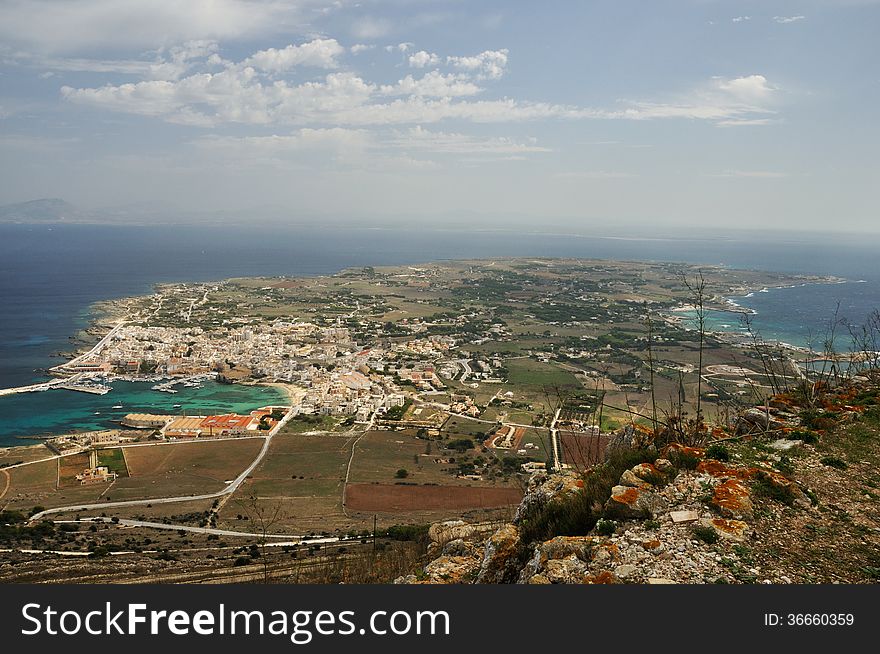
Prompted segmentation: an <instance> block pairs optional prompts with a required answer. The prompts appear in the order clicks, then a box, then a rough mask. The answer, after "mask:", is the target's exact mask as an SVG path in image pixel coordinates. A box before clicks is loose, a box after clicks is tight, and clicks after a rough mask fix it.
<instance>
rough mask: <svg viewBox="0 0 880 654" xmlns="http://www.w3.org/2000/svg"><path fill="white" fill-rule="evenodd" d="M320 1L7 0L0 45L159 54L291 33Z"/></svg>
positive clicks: (0, 18) (1, 6)
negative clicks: (168, 48)
mask: <svg viewBox="0 0 880 654" xmlns="http://www.w3.org/2000/svg"><path fill="white" fill-rule="evenodd" d="M317 3H318V0H259V1H258V0H186V1H185V2H181V1H180V0H125V2H122V1H121V0H4V2H2V3H0V41H2V42H4V43H6V44H14V45H15V46H17V47H20V48H24V49H30V50H34V51H38V52H42V53H67V54H74V53H79V52H85V51H100V50H104V49H114V48H126V49H131V48H142V49H155V48H159V47H161V46H163V45H169V44H173V43H183V42H185V41H193V40H201V39H206V40H229V39H244V38H249V37H256V36H261V35H266V34H277V33H283V32H285V31H286V32H288V33H289V32H290V30H292V29H298V28H299V27H300V26H301V25H302V24H303V22H304V16H303V10H304V8H306V7H307V6H309V5H314V4H317Z"/></svg>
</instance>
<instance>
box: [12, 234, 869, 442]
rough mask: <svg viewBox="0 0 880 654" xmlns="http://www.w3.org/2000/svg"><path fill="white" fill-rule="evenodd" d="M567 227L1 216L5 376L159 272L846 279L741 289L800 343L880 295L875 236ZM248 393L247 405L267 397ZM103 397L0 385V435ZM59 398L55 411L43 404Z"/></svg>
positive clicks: (769, 328) (21, 376) (767, 333)
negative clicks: (442, 264)
mask: <svg viewBox="0 0 880 654" xmlns="http://www.w3.org/2000/svg"><path fill="white" fill-rule="evenodd" d="M559 231H560V233H542V232H528V233H526V232H522V231H521V232H512V231H501V230H485V231H474V230H468V231H465V230H424V229H421V230H417V229H406V228H387V229H365V228H351V227H321V226H312V227H291V226H282V227H271V226H247V227H234V226H198V227H193V226H186V227H185V226H151V227H142V226H95V225H0V306H2V319H0V388H2V387H8V386H19V385H23V384H28V383H32V382H34V381H36V380H38V379H44V378H45V369H46V368H47V367H49V366H52V365H55V364H57V363H59V359H58V358H57V357H55V356H54V355H55V354H56V353H57V352H59V351H68V350H70V349H71V344H70V341H69V337H70V336H71V335H72V334H74V333H75V332H76V331H78V330H79V329H82V328H84V327H86V326H87V324H88V321H89V317H90V306H91V305H92V304H93V303H94V302H97V301H100V300H106V299H112V298H119V297H125V296H129V295H135V294H142V293H149V292H151V288H152V286H153V284H155V283H157V282H170V281H208V280H215V279H224V278H228V277H236V276H248V275H317V274H325V273H332V272H336V271H338V270H340V269H343V268H346V267H350V266H367V265H397V264H406V263H421V262H426V261H432V260H442V259H466V258H480V259H483V258H491V257H495V256H498V257H501V256H535V257H539V256H553V257H584V258H602V259H620V260H648V261H682V262H690V263H697V264H707V265H708V264H721V265H726V266H729V267H732V268H745V269H758V270H769V271H779V272H792V273H806V274H819V275H835V276H838V277H841V278H844V279H846V280H847V282H846V283H843V284H833V285H808V286H803V287H796V288H786V289H768V290H767V292H766V293H760V292H759V293H755V294H754V295H752V296H751V297H748V298H734V300H735V301H736V302H738V303H739V304H741V305H743V306H746V307H748V308H750V309H752V310H754V311H755V312H756V314H755V316H754V324H755V327H756V328H757V329H758V330H759V331H760V332H761V334H762V336H764V337H765V338H773V339H778V340H783V341H785V342H789V343H792V344H805V343H806V342H807V341H808V339H809V338H810V337H811V335H813V334H816V333H819V332H820V331H822V330H824V329H825V327H826V326H827V323H828V321H829V320H830V318H831V317H832V315H833V313H834V311H835V307H836V306H837V304H838V302H839V303H840V315H841V316H842V317H844V318H846V319H848V320H850V321H851V322H854V323H860V322H863V321H864V319H865V318H866V317H867V315H868V314H869V313H870V312H871V311H872V310H873V309H874V308H876V307H880V267H878V265H877V251H878V245H880V241H878V238H877V237H872V238H865V237H863V236H859V237H856V236H842V235H836V236H833V235H819V236H816V235H801V236H792V235H791V234H781V233H780V234H775V233H760V234H748V233H733V232H707V233H705V234H690V235H689V236H688V237H687V238H669V237H660V236H655V235H652V234H641V233H640V234H639V235H637V236H633V235H632V234H631V233H629V234H625V235H623V234H621V233H613V232H612V233H607V232H603V233H594V234H589V233H581V234H568V233H561V232H562V231H563V230H559ZM716 318H717V324H719V325H720V324H730V325H731V327H730V328H731V329H736V327H737V325H735V324H733V323H735V322H736V318H735V316H734V317H728V316H727V315H726V314H723V315H721V316H717V317H716ZM227 390H228V389H227ZM242 392H245V393H247V392H251V391H242ZM153 395H161V394H159V393H156V392H153V391H150V390H149V389H139V388H138V389H133V390H130V391H125V390H123V389H122V388H119V389H116V390H114V392H112V393H109V394H108V395H106V396H104V398H101V400H102V401H103V400H104V399H106V400H107V401H108V402H111V404H120V403H122V402H119V401H113V400H114V396H115V398H116V400H119V399H120V398H122V397H123V396H125V397H126V398H127V400H126V403H127V404H131V405H133V406H134V405H137V406H145V407H146V406H147V405H149V404H150V402H151V401H152V400H153V399H154V398H152V396H153ZM172 397H173V396H172ZM62 398H63V399H62ZM240 399H242V404H241V405H240V406H242V408H246V405H247V404H249V403H250V404H253V403H256V402H260V401H261V400H263V399H265V398H262V397H255V398H248V397H246V396H244V397H243V398H240ZM227 400H228V401H230V402H233V403H235V402H237V401H238V400H237V399H236V398H227ZM177 401H179V400H177ZM95 402H96V396H91V395H85V394H79V393H72V392H66V391H50V392H46V393H38V394H30V395H17V396H10V397H0V445H3V444H4V443H5V444H10V443H12V442H19V443H20V441H14V438H15V437H16V436H22V435H29V434H39V433H45V432H46V431H50V432H53V431H57V430H70V429H77V428H81V429H89V428H93V427H94V426H95V423H96V422H99V423H102V424H103V423H104V421H103V419H102V420H96V419H95V418H96V417H95V414H94V412H95V411H99V410H100V409H97V408H94V409H92V410H91V411H86V409H88V408H91V407H92V406H93V405H94V403H95ZM59 405H63V406H62V407H61V409H58V410H57V412H55V413H53V417H52V418H51V420H49V419H43V418H40V417H38V416H39V414H41V413H43V412H44V411H46V410H48V409H51V408H52V407H56V408H57V407H58V406H59ZM42 407H46V409H42ZM193 408H194V409H195V408H196V407H195V406H194V407H193ZM51 410H52V411H56V410H55V409H51ZM101 415H103V411H102V412H101ZM88 416H91V417H88ZM2 425H6V427H2Z"/></svg>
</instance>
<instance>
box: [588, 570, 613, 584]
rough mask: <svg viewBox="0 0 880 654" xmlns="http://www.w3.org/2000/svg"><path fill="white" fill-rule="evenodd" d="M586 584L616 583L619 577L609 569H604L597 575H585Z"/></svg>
mask: <svg viewBox="0 0 880 654" xmlns="http://www.w3.org/2000/svg"><path fill="white" fill-rule="evenodd" d="M584 583H585V584H616V583H617V577H615V576H614V575H613V574H612V573H610V572H609V571H608V570H603V571H602V572H600V573H598V574H595V575H587V576H586V577H584Z"/></svg>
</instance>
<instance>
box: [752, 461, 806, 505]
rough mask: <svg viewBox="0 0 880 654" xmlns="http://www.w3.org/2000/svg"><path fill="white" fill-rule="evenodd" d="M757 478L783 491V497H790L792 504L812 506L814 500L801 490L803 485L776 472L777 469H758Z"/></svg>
mask: <svg viewBox="0 0 880 654" xmlns="http://www.w3.org/2000/svg"><path fill="white" fill-rule="evenodd" d="M755 478H756V479H759V480H761V481H763V482H765V483H767V484H769V485H771V486H773V487H774V488H776V489H778V490H779V491H780V492H781V496H782V497H788V498H790V501H791V503H792V504H795V505H796V506H799V507H801V508H802V509H809V508H811V507H812V502H810V498H809V497H807V494H806V493H804V491H802V490H801V487H800V486H798V485H797V483H795V482H794V481H792V480H791V479H789V478H788V477H786V476H785V475H783V474H781V473H779V472H776V471H775V470H756V471H755Z"/></svg>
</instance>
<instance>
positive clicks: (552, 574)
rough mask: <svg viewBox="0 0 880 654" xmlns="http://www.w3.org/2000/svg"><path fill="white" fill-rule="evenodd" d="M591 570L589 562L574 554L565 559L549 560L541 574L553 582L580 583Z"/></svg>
mask: <svg viewBox="0 0 880 654" xmlns="http://www.w3.org/2000/svg"><path fill="white" fill-rule="evenodd" d="M589 571H590V568H589V566H588V565H587V563H585V562H584V561H582V560H581V559H579V558H578V557H577V556H575V555H574V554H572V555H571V556H567V557H565V558H564V559H551V560H550V561H547V564H546V565H545V566H544V571H543V572H542V573H541V574H542V576H543V577H544V578H545V579H546V580H547V581H548V582H550V583H551V584H580V583H583V581H584V579H585V578H586V576H587V574H588V573H589Z"/></svg>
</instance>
